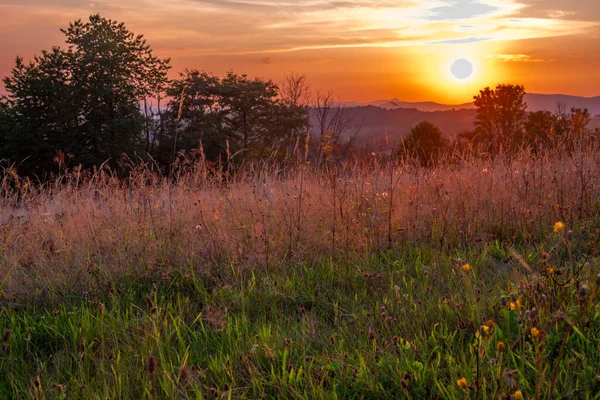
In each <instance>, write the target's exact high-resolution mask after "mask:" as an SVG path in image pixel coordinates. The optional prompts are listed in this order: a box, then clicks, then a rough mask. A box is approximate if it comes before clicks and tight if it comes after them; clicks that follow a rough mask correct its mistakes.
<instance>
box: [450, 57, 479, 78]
mask: <svg viewBox="0 0 600 400" xmlns="http://www.w3.org/2000/svg"><path fill="white" fill-rule="evenodd" d="M474 70H475V69H474V67H473V63H472V62H471V61H469V60H467V59H466V58H458V59H456V60H454V61H453V62H452V65H450V74H452V76H453V77H454V78H456V79H458V80H459V81H466V80H468V79H469V78H471V77H472V76H473V73H474Z"/></svg>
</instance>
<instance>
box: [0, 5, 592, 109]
mask: <svg viewBox="0 0 600 400" xmlns="http://www.w3.org/2000/svg"><path fill="white" fill-rule="evenodd" d="M95 13H100V14H101V15H102V16H104V17H106V18H110V19H113V20H117V21H119V22H125V24H126V25H127V27H128V28H129V29H130V30H132V31H133V32H135V33H141V34H144V36H145V38H146V39H147V40H148V43H149V44H150V45H151V46H152V48H153V49H154V52H155V54H156V55H158V56H160V57H164V58H167V57H170V58H171V65H172V67H173V68H172V71H171V75H172V77H176V76H177V74H178V73H179V72H181V71H183V70H185V69H186V68H190V69H191V68H195V69H199V70H203V71H207V72H211V73H214V74H216V75H222V74H224V73H225V72H227V71H229V70H233V71H234V72H237V73H246V74H248V75H250V76H258V77H261V78H266V79H273V80H274V81H276V82H280V81H281V80H282V79H283V78H284V76H285V75H286V74H289V73H290V72H292V71H293V72H297V73H303V74H306V76H307V79H308V81H309V83H310V86H311V88H312V90H313V91H316V90H323V91H332V92H333V93H334V94H335V95H336V96H338V97H339V98H340V100H342V101H359V102H368V101H373V100H379V99H391V98H399V99H401V100H404V101H436V102H441V103H448V104H459V103H464V102H470V101H472V97H473V95H475V94H477V93H478V91H479V89H482V88H483V87H485V86H495V85H496V84H498V83H513V84H522V85H524V86H525V88H526V90H527V92H530V93H550V94H556V93H563V94H572V95H578V96H586V97H591V96H598V95H600V73H599V72H598V71H600V4H599V3H598V0H571V1H565V0H497V1H491V0H490V1H488V0H425V1H421V0H92V1H83V0H0V38H1V39H0V77H1V76H6V75H8V74H10V70H11V68H12V67H13V65H14V59H15V57H16V56H17V55H19V56H22V57H24V58H25V59H26V60H29V59H31V58H32V57H33V56H34V54H39V53H40V51H41V50H43V49H50V48H51V47H52V46H55V45H64V40H63V39H64V36H63V34H62V33H61V32H60V28H65V27H67V26H68V24H69V22H71V21H74V20H76V19H80V18H81V19H86V18H87V17H88V16H89V15H90V14H95ZM459 59H465V60H467V61H468V62H469V64H470V65H472V67H473V73H472V74H471V76H469V77H468V78H466V79H458V78H456V77H454V76H453V75H452V73H451V67H452V64H453V62H455V61H456V60H459ZM0 90H2V89H0Z"/></svg>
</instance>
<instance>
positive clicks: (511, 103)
mask: <svg viewBox="0 0 600 400" xmlns="http://www.w3.org/2000/svg"><path fill="white" fill-rule="evenodd" d="M524 96H525V88H524V87H523V86H520V85H510V84H499V85H497V86H496V88H495V89H490V88H489V87H486V88H485V89H483V90H480V91H479V94H478V95H477V96H475V97H474V100H475V101H474V104H475V107H476V116H475V132H476V140H477V142H478V144H481V145H484V146H486V147H487V148H488V149H489V151H491V152H492V153H497V152H498V151H499V150H501V149H503V150H511V149H514V148H518V147H519V146H521V144H522V140H523V137H522V136H523V124H524V122H525V118H526V108H527V105H526V104H525V102H524V100H523V98H524Z"/></svg>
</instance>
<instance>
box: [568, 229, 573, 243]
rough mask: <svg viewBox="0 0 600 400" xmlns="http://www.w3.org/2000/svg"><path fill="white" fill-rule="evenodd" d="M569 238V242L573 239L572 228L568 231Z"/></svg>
mask: <svg viewBox="0 0 600 400" xmlns="http://www.w3.org/2000/svg"><path fill="white" fill-rule="evenodd" d="M567 240H568V241H569V242H570V241H572V240H573V231H572V230H569V231H568V232H567Z"/></svg>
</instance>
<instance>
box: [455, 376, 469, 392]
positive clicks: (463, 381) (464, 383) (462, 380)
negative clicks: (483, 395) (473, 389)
mask: <svg viewBox="0 0 600 400" xmlns="http://www.w3.org/2000/svg"><path fill="white" fill-rule="evenodd" d="M456 384H457V385H458V386H460V387H461V388H463V389H465V390H466V389H467V387H468V386H469V384H468V383H467V380H466V379H465V378H460V379H459V380H457V381H456Z"/></svg>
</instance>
